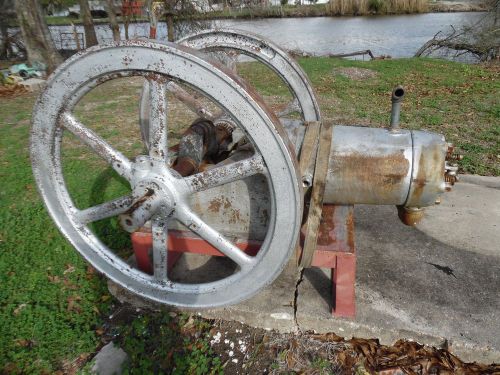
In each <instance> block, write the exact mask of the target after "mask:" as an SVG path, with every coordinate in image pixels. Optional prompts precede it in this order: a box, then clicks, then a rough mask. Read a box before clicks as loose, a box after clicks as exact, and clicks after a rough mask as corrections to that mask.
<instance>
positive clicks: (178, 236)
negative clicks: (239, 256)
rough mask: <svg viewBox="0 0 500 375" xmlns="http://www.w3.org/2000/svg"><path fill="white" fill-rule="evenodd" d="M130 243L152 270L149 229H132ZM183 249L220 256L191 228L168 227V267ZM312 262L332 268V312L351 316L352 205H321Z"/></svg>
mask: <svg viewBox="0 0 500 375" xmlns="http://www.w3.org/2000/svg"><path fill="white" fill-rule="evenodd" d="M301 242H302V241H301ZM235 244H236V246H237V247H239V248H240V249H241V250H243V251H244V252H246V253H247V254H249V255H255V254H257V252H258V251H259V248H260V242H258V241H236V243H235ZM132 246H133V248H134V253H135V257H136V261H137V266H138V267H139V269H140V270H142V271H144V272H147V273H150V274H151V273H152V266H151V248H152V237H151V233H150V232H147V231H139V232H135V233H133V234H132ZM184 252H188V253H195V254H204V255H212V256H223V254H222V253H220V252H219V251H218V250H217V249H216V248H214V247H213V246H212V245H210V244H209V243H207V242H206V241H204V240H202V239H201V238H198V237H194V235H193V234H192V233H191V232H182V231H173V230H171V231H169V233H168V257H167V259H168V269H169V270H171V269H172V267H174V265H175V263H176V262H177V260H178V259H179V257H180V256H181V255H182V253H184ZM312 265H313V266H314V267H321V268H330V269H331V281H332V314H333V315H334V316H338V317H354V316H355V314H356V307H355V291H354V285H355V281H356V254H355V246H354V220H353V206H335V205H323V215H322V220H321V225H320V232H319V235H318V245H317V249H316V252H315V253H314V257H313V261H312Z"/></svg>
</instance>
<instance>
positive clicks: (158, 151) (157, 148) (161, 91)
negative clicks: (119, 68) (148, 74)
mask: <svg viewBox="0 0 500 375" xmlns="http://www.w3.org/2000/svg"><path fill="white" fill-rule="evenodd" d="M149 98H150V100H151V102H150V104H149V155H150V156H151V157H153V158H156V159H162V160H165V161H166V162H167V163H168V160H167V159H168V143H167V141H168V140H167V132H168V129H167V81H166V79H165V78H164V77H162V76H160V75H154V78H150V79H149Z"/></svg>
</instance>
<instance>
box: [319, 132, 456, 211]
mask: <svg viewBox="0 0 500 375" xmlns="http://www.w3.org/2000/svg"><path fill="white" fill-rule="evenodd" d="M446 150H447V144H446V142H445V139H444V137H443V136H442V135H440V134H436V133H430V132H425V131H417V130H398V131H390V130H387V129H379V128H367V127H355V126H334V127H333V138H332V145H331V152H330V155H329V166H328V175H327V180H326V187H325V195H324V202H325V203H334V204H384V205H385V204H389V205H398V206H405V207H415V208H420V207H425V206H430V205H433V204H434V202H435V201H436V199H437V197H438V195H439V194H441V193H443V192H444V191H445V181H444V168H445V156H446ZM320 157H321V156H320Z"/></svg>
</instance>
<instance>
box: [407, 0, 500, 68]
mask: <svg viewBox="0 0 500 375" xmlns="http://www.w3.org/2000/svg"><path fill="white" fill-rule="evenodd" d="M499 23H500V0H494V1H492V3H491V10H490V11H489V12H488V13H487V14H486V15H485V16H484V17H482V18H481V19H480V20H479V21H478V22H476V23H475V24H473V25H467V26H463V27H461V28H460V29H456V28H455V27H453V26H451V29H450V31H449V32H447V33H443V32H442V31H440V32H438V33H437V34H436V35H434V37H433V38H432V39H431V40H429V41H427V42H426V43H425V44H424V45H423V46H422V47H420V49H419V50H418V51H417V52H416V53H415V57H420V56H429V55H432V54H434V53H436V52H438V51H440V52H443V51H444V52H445V53H449V52H453V53H454V54H455V56H461V55H465V54H469V55H473V56H475V57H476V58H477V59H479V60H480V61H486V60H493V59H498V58H500V25H499Z"/></svg>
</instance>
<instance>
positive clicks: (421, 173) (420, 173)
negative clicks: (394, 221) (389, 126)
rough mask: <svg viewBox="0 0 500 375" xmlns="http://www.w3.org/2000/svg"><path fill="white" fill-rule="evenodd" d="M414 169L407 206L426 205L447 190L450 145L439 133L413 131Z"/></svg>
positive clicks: (417, 206)
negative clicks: (445, 177)
mask: <svg viewBox="0 0 500 375" xmlns="http://www.w3.org/2000/svg"><path fill="white" fill-rule="evenodd" d="M412 139H413V170H412V177H411V186H410V190H409V193H408V198H407V199H406V202H405V203H404V206H405V207H415V208H419V207H426V206H431V205H433V204H434V202H435V201H436V198H437V197H438V196H439V194H441V193H443V192H444V191H445V186H446V185H445V181H444V174H445V157H446V151H447V150H448V145H447V143H446V141H445V140H444V137H443V136H442V135H439V134H435V133H429V132H424V131H418V130H414V131H412Z"/></svg>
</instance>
